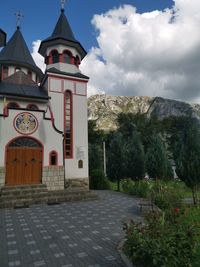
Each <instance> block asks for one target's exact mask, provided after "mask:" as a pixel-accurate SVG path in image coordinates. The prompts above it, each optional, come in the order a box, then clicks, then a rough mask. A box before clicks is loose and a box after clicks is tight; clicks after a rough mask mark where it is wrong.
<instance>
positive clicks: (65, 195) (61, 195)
mask: <svg viewBox="0 0 200 267" xmlns="http://www.w3.org/2000/svg"><path fill="white" fill-rule="evenodd" d="M31 188H32V189H30V186H22V187H21V186H20V187H17V188H16V187H12V188H6V189H5V188H4V190H3V192H2V191H1V196H0V208H17V207H18V208H20V207H28V206H30V205H32V204H49V205H51V204H58V203H63V202H72V201H82V200H95V199H97V195H96V194H95V193H94V192H92V191H89V190H83V189H81V188H79V189H75V188H73V189H72V188H70V189H69V188H68V189H65V190H57V191H48V190H47V188H46V186H42V187H41V186H39V187H38V186H36V188H37V189H36V188H35V187H34V186H31Z"/></svg>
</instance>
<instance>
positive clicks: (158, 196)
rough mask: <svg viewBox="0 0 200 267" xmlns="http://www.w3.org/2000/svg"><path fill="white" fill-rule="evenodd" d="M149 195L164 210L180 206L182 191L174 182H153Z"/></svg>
mask: <svg viewBox="0 0 200 267" xmlns="http://www.w3.org/2000/svg"><path fill="white" fill-rule="evenodd" d="M151 196H152V199H153V201H154V203H155V205H156V206H158V207H159V208H160V209H162V210H165V211H166V210H169V209H172V208H176V207H180V206H181V203H182V198H183V191H182V189H181V188H180V187H179V185H177V184H176V183H171V184H170V183H164V182H162V183H158V182H155V184H154V185H153V186H152V188H151Z"/></svg>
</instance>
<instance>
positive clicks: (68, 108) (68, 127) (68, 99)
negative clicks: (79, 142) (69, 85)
mask: <svg viewBox="0 0 200 267" xmlns="http://www.w3.org/2000/svg"><path fill="white" fill-rule="evenodd" d="M64 127H65V157H66V158H72V93H71V92H70V91H66V92H65V125H64Z"/></svg>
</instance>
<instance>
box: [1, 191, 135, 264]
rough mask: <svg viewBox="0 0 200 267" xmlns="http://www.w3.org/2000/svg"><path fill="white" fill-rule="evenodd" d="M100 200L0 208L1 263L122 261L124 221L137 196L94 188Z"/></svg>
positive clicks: (100, 262)
mask: <svg viewBox="0 0 200 267" xmlns="http://www.w3.org/2000/svg"><path fill="white" fill-rule="evenodd" d="M97 194H98V195H99V200H95V201H88V202H74V203H64V204H60V205H51V206H48V205H36V206H31V207H30V208H25V209H15V210H14V209H10V210H9V209H7V210H0V266H1V267H7V266H9V267H10V266H23V267H29V266H32V267H39V266H42V267H43V266H48V267H115V266H116V267H117V266H120V267H123V266H125V264H124V262H123V261H122V259H121V257H120V255H119V253H118V251H117V245H118V244H119V242H120V240H121V238H122V236H123V229H122V227H123V225H122V222H123V221H124V220H127V219H128V218H130V217H133V218H135V219H139V212H138V207H137V200H136V199H135V198H133V197H130V196H127V195H124V194H121V193H117V192H112V191H98V192H97Z"/></svg>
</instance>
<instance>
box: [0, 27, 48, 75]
mask: <svg viewBox="0 0 200 267" xmlns="http://www.w3.org/2000/svg"><path fill="white" fill-rule="evenodd" d="M2 63H3V64H8V65H10V64H13V65H15V66H22V67H27V68H28V69H31V70H33V71H35V72H36V73H37V74H38V75H39V76H40V77H42V75H43V73H42V71H41V70H40V69H39V68H38V67H37V66H36V64H35V62H34V60H33V58H32V56H31V54H30V52H29V49H28V47H27V45H26V43H25V40H24V38H23V36H22V34H21V31H20V28H19V27H17V30H16V31H15V33H14V34H13V36H12V37H11V38H10V40H9V41H8V43H7V45H6V46H5V47H4V48H3V49H2V51H1V52H0V64H2Z"/></svg>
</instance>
